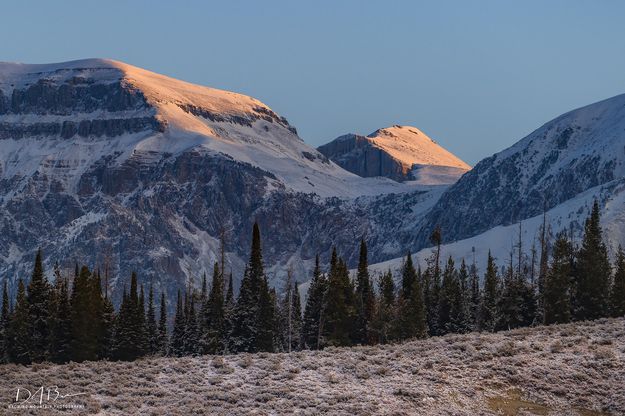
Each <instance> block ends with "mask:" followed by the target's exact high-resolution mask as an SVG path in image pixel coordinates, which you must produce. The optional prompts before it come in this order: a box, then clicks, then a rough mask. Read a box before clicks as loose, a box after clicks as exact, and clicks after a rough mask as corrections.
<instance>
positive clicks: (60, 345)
mask: <svg viewBox="0 0 625 416" xmlns="http://www.w3.org/2000/svg"><path fill="white" fill-rule="evenodd" d="M55 274H56V282H55V285H54V292H55V300H56V301H55V302H54V310H53V311H52V314H53V316H54V319H53V321H54V326H53V327H52V331H51V334H50V335H51V341H50V360H51V361H53V362H55V363H66V362H68V361H69V360H70V359H71V358H72V320H71V313H72V310H71V306H70V302H69V288H68V286H69V283H68V282H67V279H64V278H62V277H61V275H60V272H58V273H55Z"/></svg>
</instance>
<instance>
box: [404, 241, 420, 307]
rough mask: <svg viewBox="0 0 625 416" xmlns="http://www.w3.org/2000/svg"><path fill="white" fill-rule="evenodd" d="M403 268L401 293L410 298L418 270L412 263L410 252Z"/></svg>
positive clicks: (405, 297)
mask: <svg viewBox="0 0 625 416" xmlns="http://www.w3.org/2000/svg"><path fill="white" fill-rule="evenodd" d="M401 270H402V272H401V295H402V297H403V298H404V299H410V296H411V290H412V287H413V286H414V282H415V280H416V279H417V272H416V271H415V268H414V265H413V264H412V256H411V255H410V252H409V253H408V254H406V260H405V261H404V265H403V267H402V269H401Z"/></svg>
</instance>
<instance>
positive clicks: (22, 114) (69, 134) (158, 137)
mask: <svg viewBox="0 0 625 416" xmlns="http://www.w3.org/2000/svg"><path fill="white" fill-rule="evenodd" d="M441 192H442V188H440V187H437V188H433V189H421V188H415V187H410V186H404V185H400V184H397V183H396V182H393V181H390V180H383V179H366V180H365V179H362V178H359V177H357V176H356V175H353V174H350V173H348V172H346V171H344V170H343V169H341V168H340V167H338V166H336V165H335V164H333V163H331V162H330V161H329V160H328V159H327V158H326V157H324V156H323V155H322V154H321V153H319V152H317V151H316V150H314V149H312V148H310V147H308V146H307V145H306V144H305V143H303V141H301V139H300V138H299V137H297V135H296V130H295V129H294V128H293V127H292V126H290V125H289V123H288V122H287V121H286V119H284V118H283V117H280V116H278V115H277V114H275V113H274V112H273V111H271V109H269V108H268V107H266V106H265V105H264V104H263V103H261V102H259V101H257V100H254V99H252V98H250V97H245V96H242V95H239V94H234V93H229V92H225V91H219V90H214V89H209V88H204V87H198V86H193V85H191V84H187V83H183V82H181V81H177V80H173V79H171V78H167V77H163V76H160V75H157V74H153V73H150V72H148V71H144V70H141V69H139V68H134V67H130V66H128V65H125V64H121V63H118V62H113V61H103V60H87V61H77V62H70V63H64V64H57V65H43V66H40V65H15V64H0V204H1V206H2V210H1V211H0V275H1V276H3V277H6V278H8V279H9V281H10V282H12V284H14V283H15V281H16V279H17V278H18V277H26V276H27V274H28V273H30V267H31V264H32V259H33V258H34V252H35V250H36V249H37V248H38V247H41V248H42V249H43V251H44V254H45V257H46V259H47V263H48V264H47V267H48V270H49V271H50V270H51V267H52V264H53V263H54V262H55V261H59V262H60V267H61V268H62V270H63V271H64V272H65V271H68V272H69V270H73V267H74V263H75V262H79V263H85V264H88V265H91V266H92V267H100V268H102V269H104V268H105V267H108V268H109V269H110V274H111V276H112V278H111V282H110V283H111V284H110V288H109V290H110V292H111V293H112V295H113V299H115V300H118V299H119V298H120V297H121V293H122V291H123V287H124V285H125V284H127V283H128V279H129V276H130V272H131V271H133V270H136V271H138V272H139V278H140V281H141V282H142V283H144V284H146V285H147V284H152V285H153V286H154V287H155V289H156V290H157V291H160V290H163V291H165V292H166V293H167V294H168V297H169V299H170V300H171V299H174V298H175V292H176V290H177V289H178V288H180V287H181V286H182V285H195V286H197V285H199V281H200V279H201V275H202V273H204V272H207V274H208V275H209V276H210V271H211V270H212V264H213V263H214V261H216V260H217V258H218V253H219V236H220V235H221V234H222V232H225V236H226V239H227V245H226V254H227V256H226V261H227V267H228V269H231V270H232V272H233V274H234V277H235V279H240V278H241V275H242V271H243V267H244V264H245V262H246V260H247V256H248V249H249V246H250V241H249V239H250V235H251V228H252V225H253V223H254V221H258V222H259V224H260V226H261V230H262V235H263V243H264V247H265V251H264V259H265V262H266V264H267V267H268V277H269V278H270V280H271V283H272V284H273V285H275V286H276V287H277V288H278V289H281V287H282V285H283V283H282V277H283V276H284V274H285V272H286V270H287V269H288V268H290V267H292V268H293V269H294V271H295V272H296V278H297V279H298V280H299V281H304V280H306V279H308V278H309V273H310V270H309V269H310V267H311V266H312V261H313V259H314V256H315V254H317V253H319V254H321V255H322V257H323V258H324V259H325V258H327V257H328V256H329V253H330V251H331V248H332V246H334V245H335V246H337V247H338V248H339V251H340V252H341V254H342V255H343V256H345V257H346V258H347V259H348V261H349V262H350V263H355V262H356V257H357V253H356V251H357V247H358V241H359V239H360V238H361V237H362V236H365V237H366V238H367V239H368V241H369V243H370V246H371V253H372V260H373V261H375V260H383V259H385V258H392V257H396V256H398V255H400V254H401V253H403V252H404V251H405V250H406V247H407V244H410V241H411V240H412V231H413V230H414V228H415V227H416V224H417V223H418V222H419V221H420V219H421V218H422V215H423V213H424V212H425V210H426V209H427V208H429V207H431V206H432V205H433V204H434V202H435V201H436V199H437V198H438V197H439V196H440V194H441Z"/></svg>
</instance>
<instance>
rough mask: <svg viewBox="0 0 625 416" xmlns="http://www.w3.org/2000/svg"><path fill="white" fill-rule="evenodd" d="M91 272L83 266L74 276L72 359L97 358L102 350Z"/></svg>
mask: <svg viewBox="0 0 625 416" xmlns="http://www.w3.org/2000/svg"><path fill="white" fill-rule="evenodd" d="M93 289H94V284H93V282H92V280H91V272H90V271H89V268H88V267H87V266H83V267H82V268H81V269H80V272H79V273H78V277H75V278H74V286H73V287H72V294H71V300H70V307H71V314H70V316H71V327H72V360H73V361H78V362H81V361H85V360H97V359H98V353H99V351H100V344H99V342H100V336H99V331H100V329H101V327H100V324H101V322H100V315H99V314H98V305H95V304H94V290H93Z"/></svg>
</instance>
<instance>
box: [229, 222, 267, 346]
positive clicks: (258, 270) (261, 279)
mask: <svg viewBox="0 0 625 416" xmlns="http://www.w3.org/2000/svg"><path fill="white" fill-rule="evenodd" d="M275 326H276V321H275V306H274V302H273V301H272V298H271V296H270V293H269V287H268V284H267V278H266V276H265V271H264V267H263V257H262V250H261V243H260V230H259V228H258V224H256V223H255V224H254V228H253V231H252V250H251V254H250V261H249V262H248V264H247V268H246V271H245V275H244V277H243V280H242V281H241V290H240V292H239V298H238V299H237V303H236V307H235V312H234V323H233V328H232V333H231V337H230V341H229V351H232V352H258V351H273V348H274V336H275V334H274V332H275Z"/></svg>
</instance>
